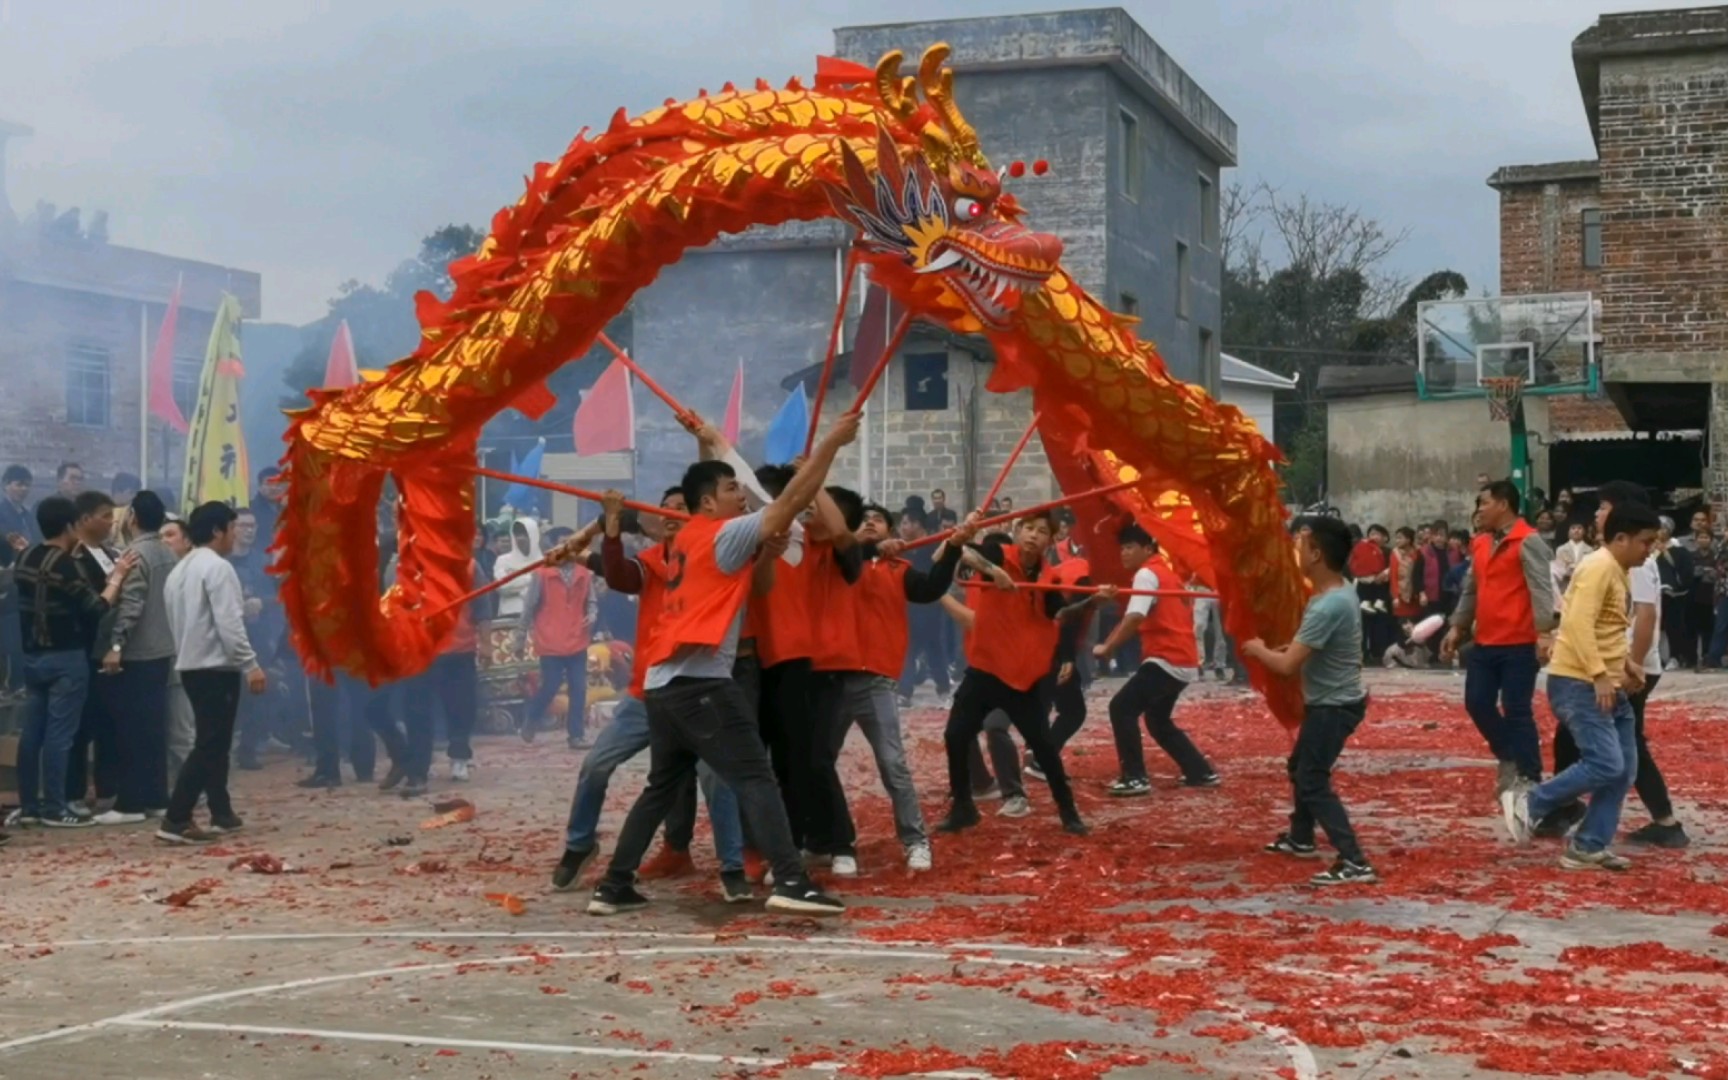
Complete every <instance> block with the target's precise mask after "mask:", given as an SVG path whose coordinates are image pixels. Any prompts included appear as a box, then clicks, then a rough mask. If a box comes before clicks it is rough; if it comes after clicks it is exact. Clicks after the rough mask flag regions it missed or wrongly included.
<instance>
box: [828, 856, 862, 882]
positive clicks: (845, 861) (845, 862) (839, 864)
mask: <svg viewBox="0 0 1728 1080" xmlns="http://www.w3.org/2000/svg"><path fill="white" fill-rule="evenodd" d="M829 869H830V870H832V871H833V872H834V876H835V877H857V876H858V860H857V859H856V858H854V857H852V856H851V855H836V856H834V862H833V864H832V865H830V867H829Z"/></svg>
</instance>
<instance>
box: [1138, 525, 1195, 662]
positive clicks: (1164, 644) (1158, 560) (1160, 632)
mask: <svg viewBox="0 0 1728 1080" xmlns="http://www.w3.org/2000/svg"><path fill="white" fill-rule="evenodd" d="M1141 569H1143V570H1150V571H1152V572H1153V573H1154V574H1157V575H1158V587H1159V588H1160V589H1175V588H1180V587H1181V583H1180V582H1178V581H1177V579H1176V568H1175V567H1174V566H1173V565H1171V563H1170V560H1169V559H1167V558H1165V557H1164V553H1163V552H1159V553H1158V554H1156V555H1154V556H1152V557H1151V558H1150V559H1147V560H1146V563H1145V565H1144V566H1143V567H1141ZM1154 599H1156V600H1157V601H1158V602H1157V603H1155V604H1153V605H1152V610H1151V611H1149V612H1147V613H1146V617H1145V618H1144V619H1141V620H1140V655H1141V657H1142V658H1143V659H1146V660H1162V661H1164V662H1165V663H1166V664H1169V665H1171V666H1172V667H1179V668H1193V667H1199V666H1200V643H1199V641H1198V640H1197V639H1196V638H1195V636H1194V598H1193V597H1191V596H1159V597H1155V598H1154Z"/></svg>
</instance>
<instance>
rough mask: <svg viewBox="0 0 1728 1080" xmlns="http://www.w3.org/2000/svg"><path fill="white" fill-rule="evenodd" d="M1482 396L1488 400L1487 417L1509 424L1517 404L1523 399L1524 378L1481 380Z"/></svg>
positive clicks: (1513, 376)
mask: <svg viewBox="0 0 1728 1080" xmlns="http://www.w3.org/2000/svg"><path fill="white" fill-rule="evenodd" d="M1480 385H1481V387H1482V391H1483V394H1484V396H1486V397H1487V398H1488V415H1489V416H1490V417H1492V418H1493V419H1495V420H1499V421H1503V422H1507V423H1510V422H1511V420H1512V416H1513V414H1514V413H1516V412H1517V411H1518V403H1519V402H1520V401H1521V400H1523V397H1524V377H1523V376H1522V375H1511V376H1503V377H1496V378H1488V379H1483V380H1481V383H1480Z"/></svg>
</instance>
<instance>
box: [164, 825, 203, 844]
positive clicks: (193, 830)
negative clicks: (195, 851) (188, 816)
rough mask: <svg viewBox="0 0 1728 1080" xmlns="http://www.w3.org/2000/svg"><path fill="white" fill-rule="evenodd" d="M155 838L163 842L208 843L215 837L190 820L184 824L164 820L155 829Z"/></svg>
mask: <svg viewBox="0 0 1728 1080" xmlns="http://www.w3.org/2000/svg"><path fill="white" fill-rule="evenodd" d="M156 839H158V840H160V841H162V842H163V843H164V844H208V843H210V842H211V841H213V840H215V839H216V837H215V836H213V835H211V834H210V833H207V832H205V831H204V830H203V829H200V828H199V827H198V826H196V825H194V824H192V823H191V822H190V821H188V822H187V823H186V824H184V825H174V824H170V823H169V822H168V821H167V820H164V821H163V822H162V825H161V827H160V828H158V829H157V830H156Z"/></svg>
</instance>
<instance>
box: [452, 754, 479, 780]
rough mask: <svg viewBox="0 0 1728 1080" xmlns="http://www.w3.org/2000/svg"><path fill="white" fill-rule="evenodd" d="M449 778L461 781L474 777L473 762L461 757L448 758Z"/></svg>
mask: <svg viewBox="0 0 1728 1080" xmlns="http://www.w3.org/2000/svg"><path fill="white" fill-rule="evenodd" d="M450 779H452V780H458V781H461V782H462V783H467V782H468V781H470V780H472V779H474V763H473V762H472V761H467V760H464V759H461V758H451V759H450Z"/></svg>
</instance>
